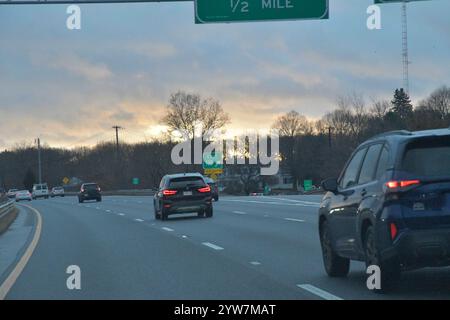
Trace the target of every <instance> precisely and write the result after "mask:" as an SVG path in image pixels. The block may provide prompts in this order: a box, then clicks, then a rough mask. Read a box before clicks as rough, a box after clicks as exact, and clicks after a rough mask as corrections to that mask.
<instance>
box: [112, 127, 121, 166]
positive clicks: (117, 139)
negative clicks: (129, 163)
mask: <svg viewBox="0 0 450 320" xmlns="http://www.w3.org/2000/svg"><path fill="white" fill-rule="evenodd" d="M112 128H113V129H115V130H116V155H117V159H119V129H123V128H122V127H121V126H113V127H112Z"/></svg>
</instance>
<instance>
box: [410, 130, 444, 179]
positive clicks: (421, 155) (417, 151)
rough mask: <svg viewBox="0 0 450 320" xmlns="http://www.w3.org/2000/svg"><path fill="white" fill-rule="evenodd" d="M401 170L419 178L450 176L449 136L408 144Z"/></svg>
mask: <svg viewBox="0 0 450 320" xmlns="http://www.w3.org/2000/svg"><path fill="white" fill-rule="evenodd" d="M402 169H403V170H404V171H406V172H408V173H411V174H413V175H417V176H419V177H439V176H447V177H448V176H450V136H447V137H444V138H431V139H423V140H418V141H415V142H411V143H410V144H408V146H407V148H406V151H405V154H404V157H403V161H402Z"/></svg>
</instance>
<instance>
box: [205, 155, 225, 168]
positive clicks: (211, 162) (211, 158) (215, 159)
mask: <svg viewBox="0 0 450 320" xmlns="http://www.w3.org/2000/svg"><path fill="white" fill-rule="evenodd" d="M222 168H223V163H222V153H221V152H215V153H214V154H212V153H205V154H203V169H222Z"/></svg>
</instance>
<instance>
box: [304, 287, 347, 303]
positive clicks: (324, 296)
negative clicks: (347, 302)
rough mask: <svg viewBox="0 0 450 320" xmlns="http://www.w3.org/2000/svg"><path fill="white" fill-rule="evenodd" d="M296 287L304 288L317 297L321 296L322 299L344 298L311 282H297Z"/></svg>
mask: <svg viewBox="0 0 450 320" xmlns="http://www.w3.org/2000/svg"><path fill="white" fill-rule="evenodd" d="M297 287H299V288H301V289H303V290H306V291H308V292H310V293H312V294H314V295H316V296H318V297H321V298H322V299H325V300H344V299H342V298H340V297H338V296H335V295H334V294H331V293H329V292H327V291H325V290H322V289H319V288H317V287H315V286H313V285H312V284H298V285H297Z"/></svg>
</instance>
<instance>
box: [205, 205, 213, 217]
mask: <svg viewBox="0 0 450 320" xmlns="http://www.w3.org/2000/svg"><path fill="white" fill-rule="evenodd" d="M205 216H206V217H207V218H211V217H212V216H213V208H212V206H211V207H209V208H208V209H206V210H205Z"/></svg>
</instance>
